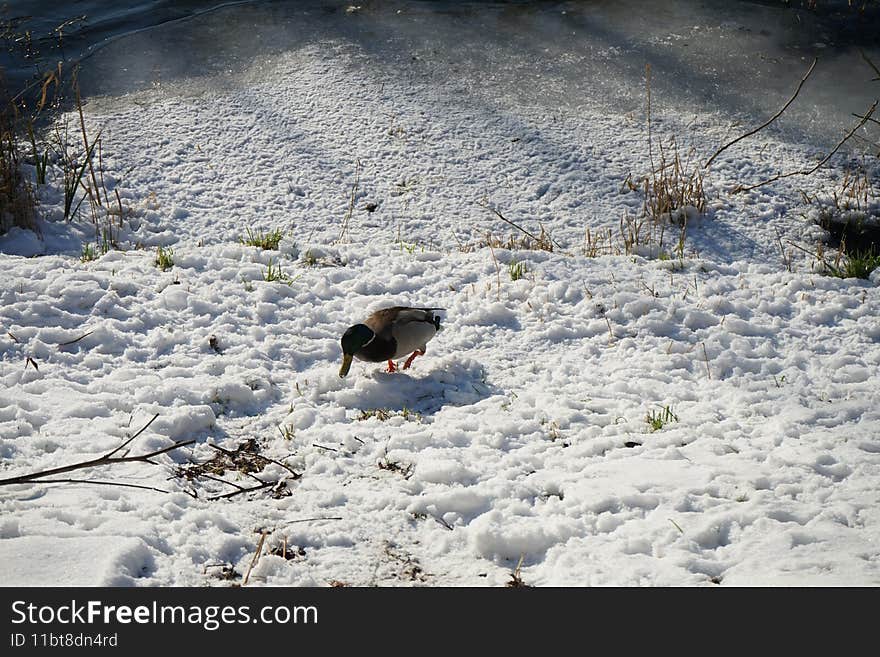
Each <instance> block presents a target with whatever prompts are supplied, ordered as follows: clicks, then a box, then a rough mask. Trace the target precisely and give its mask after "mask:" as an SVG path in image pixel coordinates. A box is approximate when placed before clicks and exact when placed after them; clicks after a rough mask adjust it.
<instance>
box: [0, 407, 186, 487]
mask: <svg viewBox="0 0 880 657" xmlns="http://www.w3.org/2000/svg"><path fill="white" fill-rule="evenodd" d="M157 417H159V414H158V413H157V414H156V415H154V416H153V417H152V419H151V420H150V421H149V422H147V423H146V424H145V425H144V426H143V428H142V429H141V430H140V431H138V432H137V433H136V434H134V435H133V436H132V437H131V438H129V439H128V440H126V441H125V442H124V443H122V444H121V445H120V446H119V447H117V448H116V449H114V450H112V451H110V452H107V453H106V454H104V455H103V456H99V457H98V458H95V459H90V460H88V461H82V462H80V463H73V464H71V465H63V466H61V467H59V468H51V469H50V470H41V471H40V472H32V473H31V474H26V475H19V476H17V477H10V478H8V479H0V486H6V485H9V484H23V483H26V482H29V481H34V482H37V483H40V480H42V479H43V478H44V477H50V476H52V475H57V474H63V473H65V472H72V471H74V470H82V469H84V468H93V467H96V466H100V465H113V464H115V463H135V462H141V463H150V464H151V465H156V462H155V461H151V460H150V459H151V458H153V457H154V456H159V455H160V454H165V453H166V452H170V451H172V450H175V449H177V448H178V447H185V446H186V445H192V444H193V443H194V442H196V441H195V439H193V440H181V441H178V442H176V443H174V444H173V445H169V446H168V447H163V448H162V449H157V450H153V451H152V452H149V453H147V454H141V455H139V456H113V455H114V454H116V453H117V452H118V451H119V450H121V449H123V448H124V447H125V446H126V445H128V444H129V443H131V441H132V440H134V439H135V438H137V437H138V436H139V435H141V434H142V433H143V432H144V430H145V429H146V428H147V427H148V426H150V425H151V424H152V423H153V420H155V419H156V418H157Z"/></svg>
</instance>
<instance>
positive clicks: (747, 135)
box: [703, 58, 819, 169]
mask: <svg viewBox="0 0 880 657" xmlns="http://www.w3.org/2000/svg"><path fill="white" fill-rule="evenodd" d="M818 61H819V60H818V59H817V58H813V63H812V64H810V68H809V70H808V71H807V72H806V74H805V75H804V77H802V78H801V81H800V82H799V83H798V86H797V89H795V90H794V94H792V97H791V98H789V99H788V102H787V103H785V105H783V106H782V109H781V110H779V111H778V112H776V114H774V115H773V116H771V117H770V118H769V119H768V120H767V121H765V122H764V123H762V124H761V125H759V126H758V127H757V128H755V129H754V130H749V131H748V132H747V133H745V134H744V135H740V136H739V137H737V138H736V139H734V140H733V141H730V142H728V143H726V144H724V146H722V147H721V148H719V149H718V150H717V151H715V154H714V155H713V156H712V157H710V158H709V161H708V162H706V164H704V165H703V168H704V169H708V168H709V165H710V164H712V162H714V161H715V158H716V157H718V156H719V155H721V153H723V152H724V151H726V150H727V149H728V148H730V147H731V146H733V145H734V144H735V143H737V142H739V141H742V140H743V139H745V138H746V137H751V136H752V135H753V134H755V133H757V132H760V131H761V130H763V129H764V128H766V127H767V126H768V125H770V124H771V123H773V122H774V121H775V120H776V119H778V118H779V117H780V116H782V113H783V112H784V111H785V110H787V109H788V106H789V105H791V104H792V103H793V102H794V99H795V98H797V95H798V94H799V93H800V92H801V87H803V86H804V82H806V81H807V78H808V77H810V73H812V72H813V69H814V68H816V62H818Z"/></svg>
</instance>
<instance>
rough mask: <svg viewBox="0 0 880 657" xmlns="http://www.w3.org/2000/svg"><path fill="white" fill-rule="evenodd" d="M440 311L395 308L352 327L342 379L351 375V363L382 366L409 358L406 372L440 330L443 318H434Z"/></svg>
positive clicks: (344, 348)
mask: <svg viewBox="0 0 880 657" xmlns="http://www.w3.org/2000/svg"><path fill="white" fill-rule="evenodd" d="M435 310H442V309H441V308H410V307H408V306H394V307H392V308H382V309H380V310H377V311H376V312H374V313H373V314H371V315H370V316H369V317H367V318H366V319H365V320H364V321H363V322H362V323H360V324H355V325H354V326H350V327H349V328H348V330H346V332H345V334H344V335H343V336H342V353H343V361H342V362H343V364H342V367H341V369H340V370H339V376H345V375H346V374H348V369H349V367H350V366H351V359H352V358H357V359H358V360H363V361H367V362H369V363H380V362H382V361H385V360H387V361H388V368H389V371H393V370H394V363H393V361H394V360H395V359H397V358H403V357H404V356H410V357H409V359H407V361H406V364H405V365H404V366H403V368H404V369H407V368H408V367H409V366H410V364H411V363H412V360H413V358H415V357H416V356H420V355H422V354H424V353H425V349H426V348H427V344H428V342H429V341H430V340H431V338H433V337H434V336H435V335H436V334H437V331H439V330H440V318H439V317H438V316H437V315H435V314H434V311H435Z"/></svg>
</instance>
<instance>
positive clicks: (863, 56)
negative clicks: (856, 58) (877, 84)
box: [859, 48, 880, 81]
mask: <svg viewBox="0 0 880 657" xmlns="http://www.w3.org/2000/svg"><path fill="white" fill-rule="evenodd" d="M859 54H860V55H861V56H862V59H864V60H865V63H866V64H867V65H868V66H870V67H871V68H872V69H874V73H876V74H877V77H876V78H874V80H873V81H877V80H880V68H877V65H876V64H874V62H872V61H871V60H870V59H868V56H867V55H866V54H865V51H864V50H862V49H861V48H859Z"/></svg>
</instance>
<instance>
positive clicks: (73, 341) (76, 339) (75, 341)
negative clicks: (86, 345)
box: [58, 329, 95, 347]
mask: <svg viewBox="0 0 880 657" xmlns="http://www.w3.org/2000/svg"><path fill="white" fill-rule="evenodd" d="M94 332H95V329H92V330H91V331H87V332H86V333H83V334H82V335H81V336H79V337H78V338H75V339H73V340H68V341H67V342H59V343H58V346H59V347H66V346H68V345H71V344H76V343H77V342H79V341H80V340H82V339H83V338H87V337H88V336H90V335H91V334H92V333H94Z"/></svg>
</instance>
